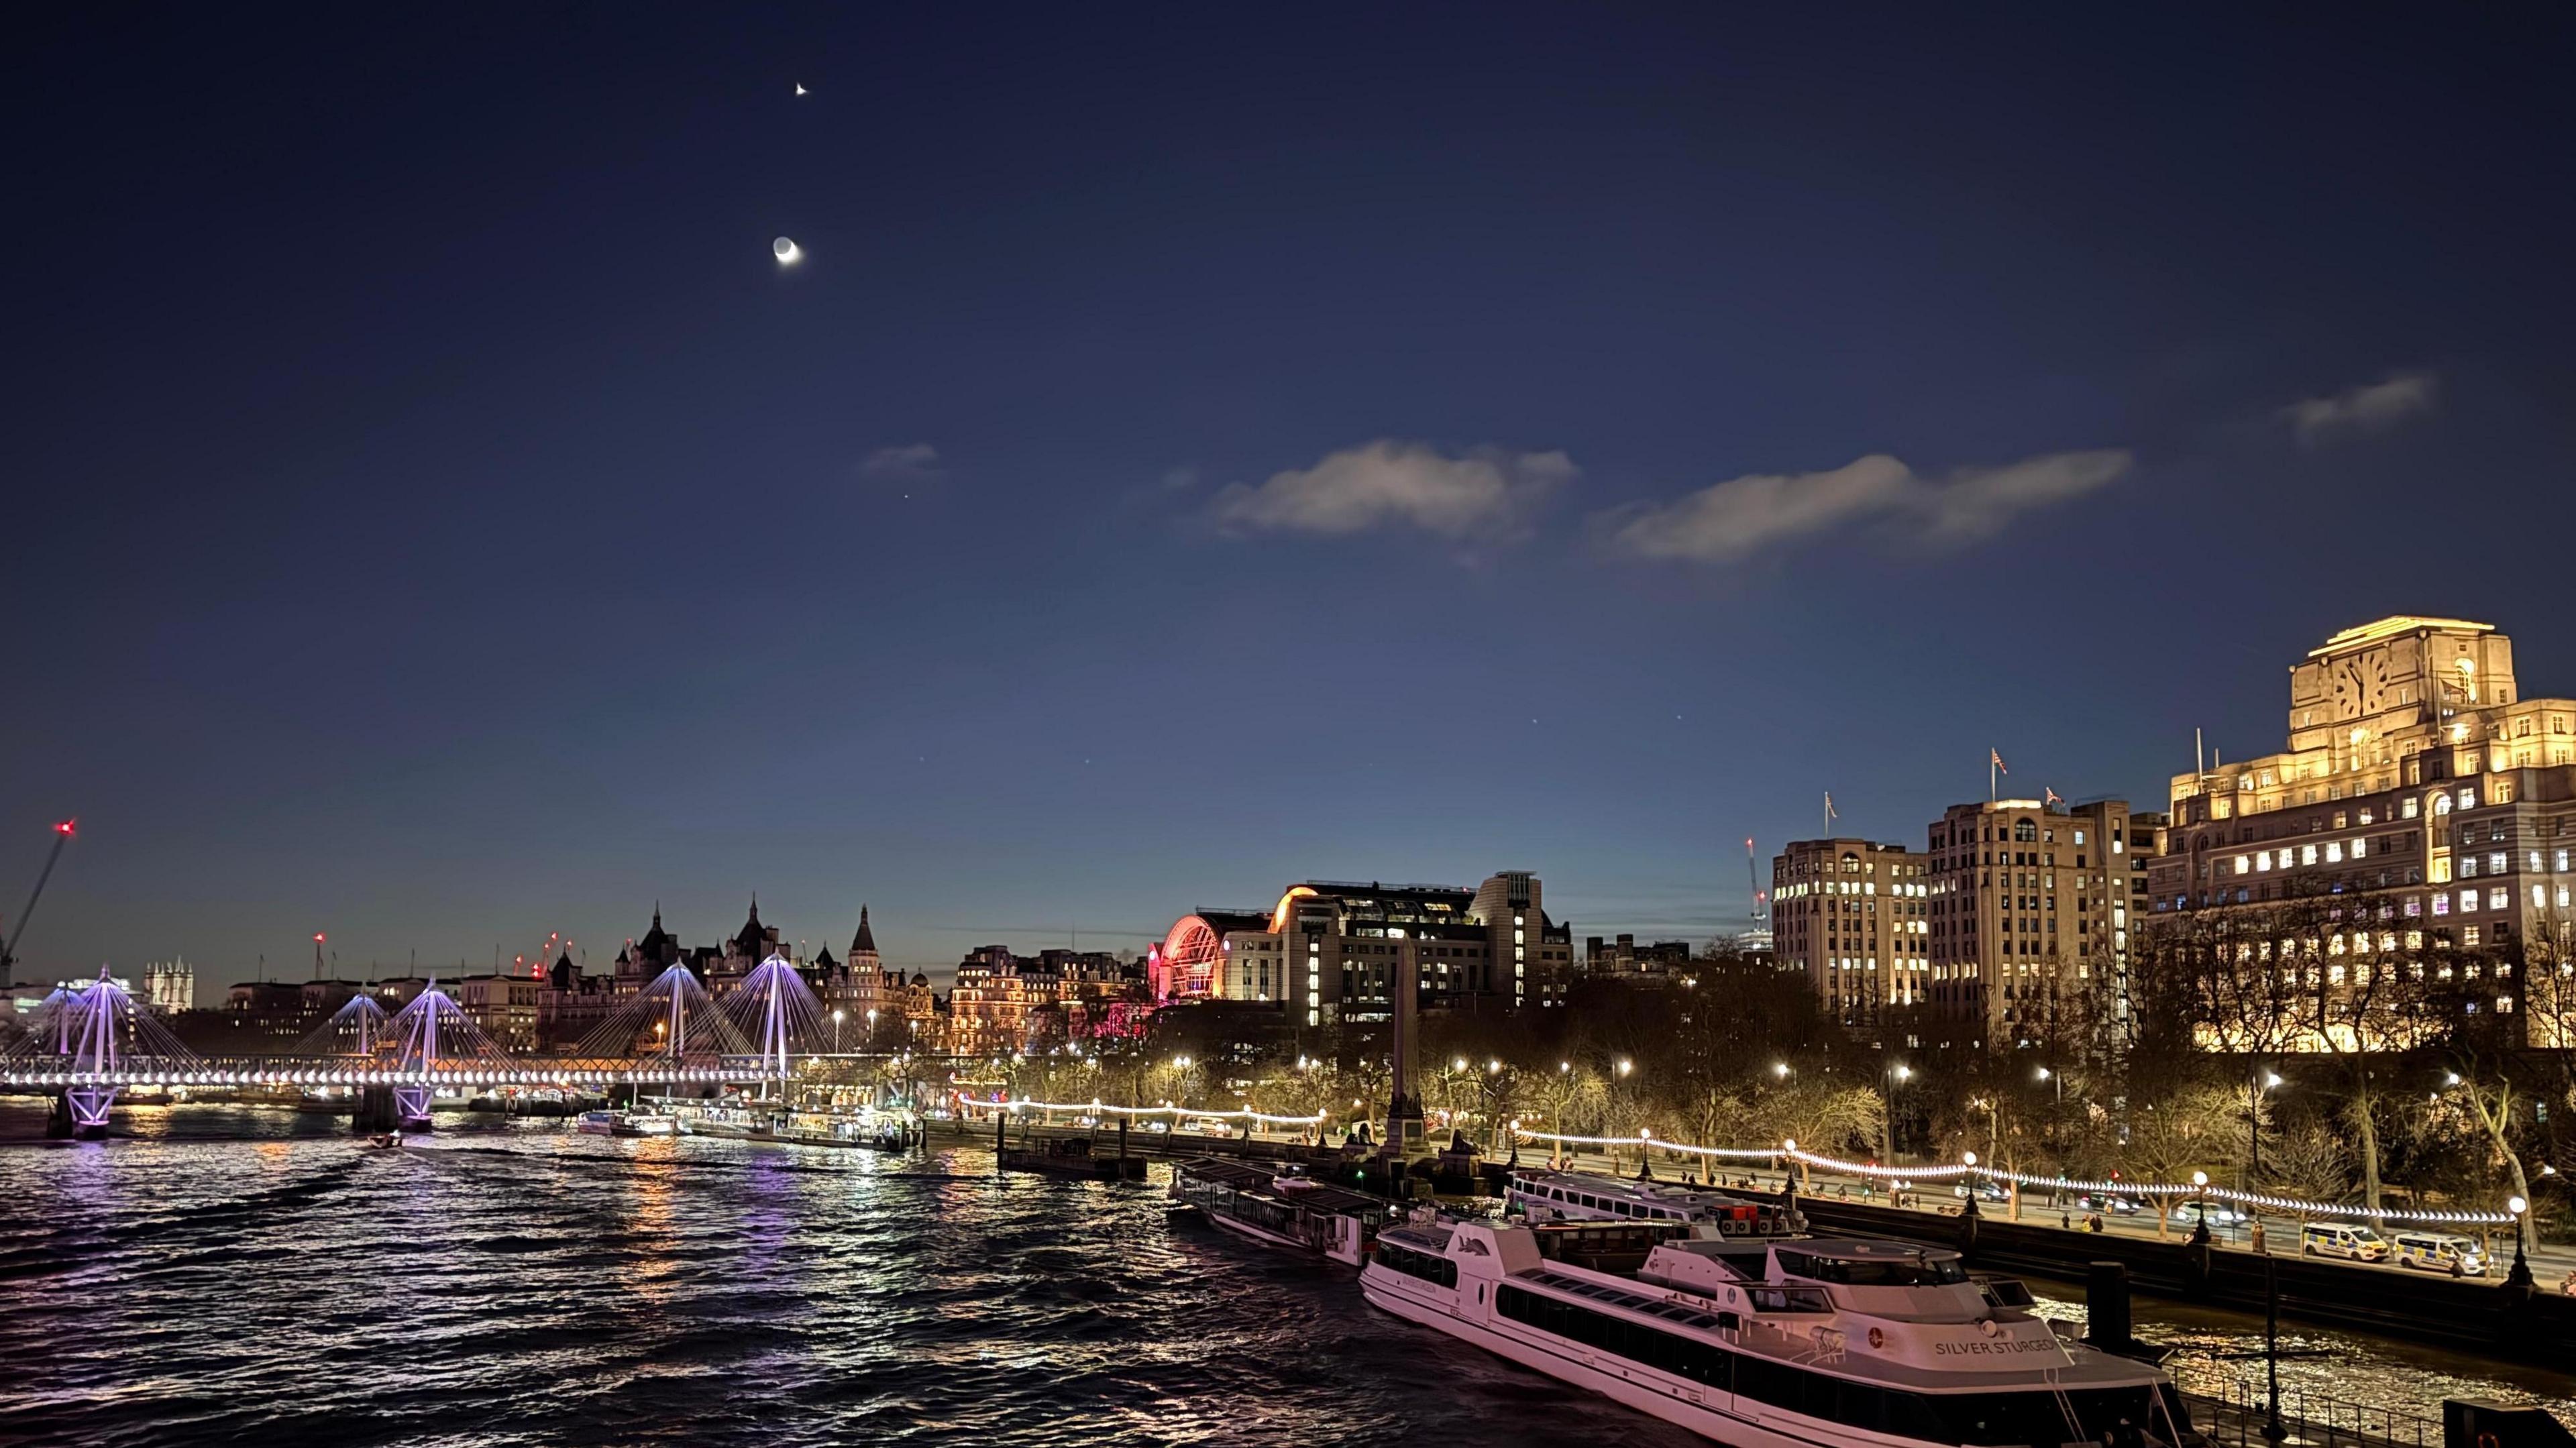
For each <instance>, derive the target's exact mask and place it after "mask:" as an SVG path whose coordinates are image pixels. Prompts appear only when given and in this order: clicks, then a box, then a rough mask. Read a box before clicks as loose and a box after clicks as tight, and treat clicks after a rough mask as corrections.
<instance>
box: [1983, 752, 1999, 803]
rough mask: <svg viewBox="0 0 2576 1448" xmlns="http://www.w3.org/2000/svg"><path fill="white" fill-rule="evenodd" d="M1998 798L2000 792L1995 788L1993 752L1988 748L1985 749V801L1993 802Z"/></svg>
mask: <svg viewBox="0 0 2576 1448" xmlns="http://www.w3.org/2000/svg"><path fill="white" fill-rule="evenodd" d="M1999 798H2001V792H2000V791H1998V790H1997V789H1996V788H1995V752H1994V751H1993V750H1991V749H1989V750H1987V751H1986V803H1988V804H1993V803H1994V802H1995V801H1996V800H1997V799H1999Z"/></svg>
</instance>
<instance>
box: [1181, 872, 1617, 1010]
mask: <svg viewBox="0 0 2576 1448" xmlns="http://www.w3.org/2000/svg"><path fill="white" fill-rule="evenodd" d="M1540 900H1541V891H1540V885H1539V881H1538V878H1537V877H1536V876H1534V875H1530V874H1526V873H1523V872H1520V871H1506V872H1504V873H1502V874H1499V875H1494V876H1490V877H1488V878H1487V879H1486V880H1485V882H1484V883H1483V884H1481V885H1479V886H1477V887H1476V888H1474V889H1473V890H1470V889H1467V888H1465V887H1463V886H1456V885H1387V884H1382V883H1379V882H1377V881H1369V882H1367V883H1365V884H1363V883H1358V882H1354V881H1346V880H1309V881H1306V882H1304V883H1302V884H1297V885H1291V886H1289V887H1288V888H1287V890H1286V891H1285V892H1283V893H1282V894H1281V895H1280V897H1279V900H1278V903H1277V904H1275V905H1273V906H1272V907H1271V908H1270V909H1269V910H1268V911H1267V912H1261V911H1250V910H1200V911H1196V912H1194V913H1192V914H1189V915H1184V916H1182V917H1181V918H1180V920H1179V921H1178V922H1176V923H1175V924H1174V925H1173V926H1172V928H1171V930H1170V932H1169V933H1168V934H1166V935H1165V936H1164V939H1163V943H1162V944H1161V945H1159V946H1156V947H1155V948H1154V949H1153V951H1152V952H1151V953H1149V954H1148V955H1147V957H1146V962H1145V968H1146V975H1147V980H1148V983H1149V985H1150V987H1151V990H1152V993H1153V997H1154V999H1155V1000H1156V1001H1158V1002H1159V1001H1173V1000H1191V999H1209V998H1219V999H1225V1000H1243V1001H1274V1002H1278V1003H1280V1004H1282V1005H1284V1006H1285V1007H1286V1008H1287V1011H1288V1013H1289V1016H1290V1018H1291V1019H1292V1020H1294V1021H1298V1022H1302V1023H1303V1024H1305V1025H1309V1026H1320V1025H1324V1024H1327V1023H1329V1022H1331V1021H1334V1020H1340V1019H1350V1020H1388V1019H1392V1017H1393V1015H1394V990H1395V982H1396V980H1397V978H1398V974H1399V972H1400V971H1401V969H1402V968H1403V967H1404V966H1405V965H1406V964H1408V963H1409V964H1410V965H1411V966H1412V967H1413V971H1414V979H1415V982H1416V987H1417V991H1418V995H1419V1003H1420V1004H1421V1005H1423V1006H1425V1007H1429V1008H1435V1009H1437V1008H1448V1009H1485V1008H1500V1009H1511V1008H1517V1007H1521V1006H1555V1005H1562V1004H1563V1003H1564V1001H1565V988H1566V977H1567V975H1568V974H1569V973H1570V971H1571V968H1572V965H1573V959H1574V934H1573V927H1572V926H1571V925H1570V924H1566V923H1562V922H1557V921H1551V920H1549V919H1548V918H1547V912H1546V911H1545V910H1544V909H1543V908H1541V904H1540Z"/></svg>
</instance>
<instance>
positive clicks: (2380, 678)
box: [2148, 615, 2576, 1012]
mask: <svg viewBox="0 0 2576 1448" xmlns="http://www.w3.org/2000/svg"><path fill="white" fill-rule="evenodd" d="M2288 723H2289V737H2288V744H2289V748H2287V749H2285V750H2283V751H2281V752H2280V753H2277V754H2267V755H2263V756H2261V757H2259V758H2255V759H2249V760H2244V761H2241V762H2239V763H2235V764H2227V765H2220V764H2217V763H2210V764H2207V765H2204V766H2203V767H2201V768H2199V769H2196V770H2195V771H2194V772H2192V773H2189V774H2177V775H2175V776H2174V777H2173V784H2172V799H2173V809H2172V818H2173V829H2172V834H2171V838H2170V839H2169V841H2168V850H2167V854H2166V857H2165V858H2163V859H2160V860H2158V861H2156V862H2154V864H2153V865H2152V866H2151V867H2150V870H2149V874H2148V889H2149V894H2150V897H2151V900H2152V909H2151V913H2150V922H2151V924H2152V925H2155V926H2161V927H2166V928H2176V929H2179V928H2182V927H2183V926H2184V925H2186V924H2187V923H2188V922H2189V921H2190V920H2191V919H2192V917H2194V916H2197V915H2199V914H2201V913H2202V912H2206V911H2211V910H2234V909H2255V910H2260V909H2262V908H2263V907H2266V906H2270V907H2274V908H2276V909H2277V908H2278V907H2280V906H2282V905H2284V904H2286V903H2287V902H2292V901H2306V902H2311V903H2313V904H2317V905H2319V906H2321V907H2322V909H2323V912H2324V914H2325V917H2326V919H2325V925H2326V927H2327V929H2326V933H2325V936H2324V939H2323V944H2322V946H2321V949H2322V950H2323V952H2324V953H2325V955H2326V958H2327V966H2326V968H2327V969H2328V970H2329V971H2331V972H2332V973H2333V974H2335V975H2341V974H2342V973H2343V972H2344V971H2345V969H2346V967H2347V965H2348V964H2351V965H2358V964H2362V963H2366V962H2368V961H2370V960H2371V959H2373V958H2378V957H2385V956H2388V955H2389V954H2390V953H2391V952H2407V951H2413V950H2417V949H2421V948H2424V947H2426V946H2427V945H2432V946H2456V947H2459V948H2463V949H2480V950H2488V951H2493V950H2498V949H2502V950H2508V951H2512V950H2518V949H2521V948H2523V947H2526V946H2529V945H2532V944H2534V943H2535V941H2534V936H2535V933H2536V932H2537V933H2538V934H2539V935H2540V937H2541V939H2540V940H2539V942H2538V943H2540V944H2542V945H2544V946H2548V947H2553V948H2551V949H2549V950H2548V951H2547V952H2546V953H2547V955H2548V956H2549V957H2551V958H2557V957H2562V956H2563V955H2564V954H2565V949H2564V947H2565V945H2566V940H2565V934H2566V931H2565V922H2566V921H2567V919H2568V909H2569V890H2570V886H2571V885H2576V872H2571V871H2570V869H2569V865H2570V863H2571V861H2570V858H2569V852H2570V851H2571V850H2576V700H2570V699H2556V698H2537V699H2534V698H2525V697H2523V694H2522V691H2521V688H2520V685H2519V683H2518V682H2517V681H2516V679H2515V677H2514V669H2513V644H2512V641H2511V640H2510V639H2509V638H2507V637H2506V636H2505V635H2503V634H2501V633H2498V632H2497V631H2496V629H2495V627H2494V626H2493V625H2491V624H2484V623H2474V622H2471V621H2469V620H2466V619H2452V618H2431V617H2420V616H2415V615H2399V616H2395V617H2390V618H2383V619H2379V620H2377V621H2375V622H2372V623H2367V624H2363V625H2361V626H2360V627H2357V628H2350V629H2346V630H2344V631H2343V632H2341V633H2338V634H2336V635H2334V636H2333V637H2332V638H2329V639H2327V640H2326V641H2325V643H2324V644H2323V645H2322V646H2320V647H2318V648H2315V649H2311V650H2309V652H2308V654H2307V656H2306V657H2305V658H2304V659H2302V660H2300V661H2299V662H2298V663H2296V664H2294V665H2292V666H2291V669H2290V708H2289V716H2288ZM2508 968H2509V967H2508ZM2490 985H2491V989H2489V990H2487V991H2486V993H2485V994H2486V998H2487V999H2488V1000H2490V1001H2491V1002H2492V1005H2491V1008H2492V1009H2494V1010H2497V1011H2499V1012H2511V1011H2513V1010H2514V1009H2515V1007H2516V991H2515V988H2514V984H2513V982H2511V981H2510V980H2509V979H2503V980H2492V981H2491V982H2490Z"/></svg>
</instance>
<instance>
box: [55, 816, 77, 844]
mask: <svg viewBox="0 0 2576 1448" xmlns="http://www.w3.org/2000/svg"><path fill="white" fill-rule="evenodd" d="M54 833H55V834H58V835H61V836H63V837H65V838H66V839H68V838H70V837H71V836H73V835H76V834H78V833H80V821H79V820H64V821H63V822H62V823H60V824H58V825H55V826H54Z"/></svg>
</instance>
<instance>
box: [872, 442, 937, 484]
mask: <svg viewBox="0 0 2576 1448" xmlns="http://www.w3.org/2000/svg"><path fill="white" fill-rule="evenodd" d="M859 471H860V472H861V473H864V474H865V475H867V476H868V477H871V478H895V479H899V480H901V481H904V482H928V481H929V480H930V479H932V478H936V477H938V476H939V449H937V448H935V447H932V446H931V445H930V444H928V443H926V442H916V443H906V444H904V445H903V446H901V447H881V448H878V449H877V450H876V451H875V452H872V453H870V454H868V456H867V460H866V461H865V462H862V463H860V464H859Z"/></svg>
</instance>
